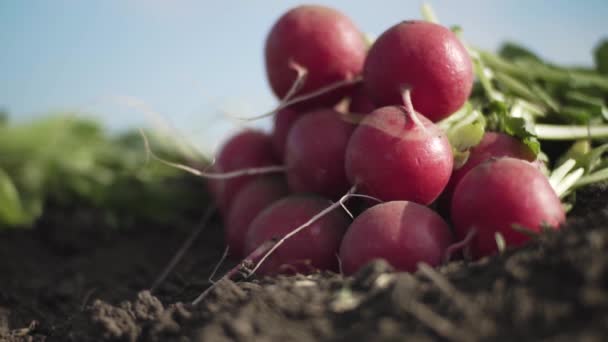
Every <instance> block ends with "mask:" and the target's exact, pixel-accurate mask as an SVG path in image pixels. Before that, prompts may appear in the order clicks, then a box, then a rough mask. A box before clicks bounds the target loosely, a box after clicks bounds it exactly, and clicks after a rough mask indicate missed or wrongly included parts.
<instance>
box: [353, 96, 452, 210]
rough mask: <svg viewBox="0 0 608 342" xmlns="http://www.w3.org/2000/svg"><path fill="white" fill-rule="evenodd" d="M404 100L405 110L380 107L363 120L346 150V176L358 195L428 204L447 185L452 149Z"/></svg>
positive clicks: (435, 129) (395, 107) (403, 108)
mask: <svg viewBox="0 0 608 342" xmlns="http://www.w3.org/2000/svg"><path fill="white" fill-rule="evenodd" d="M404 97H405V98H406V107H398V106H391V107H382V108H379V109H376V110H375V111H373V112H372V113H370V114H369V115H366V116H365V117H364V118H363V121H362V122H361V123H360V124H359V126H358V127H357V128H356V129H355V131H354V133H353V134H352V136H351V138H350V141H349V143H348V147H347V148H346V174H347V176H348V179H349V180H350V182H351V184H354V185H357V186H358V187H359V189H360V191H361V192H362V193H366V194H368V195H371V196H374V197H377V198H380V199H381V200H384V201H392V200H406V201H413V202H416V203H420V204H430V203H431V202H433V201H434V200H435V199H436V198H437V196H439V194H440V193H441V191H443V189H444V187H445V186H446V184H447V183H448V180H449V178H450V174H451V172H452V164H453V156H452V149H451V147H450V143H449V142H448V139H447V137H446V136H445V134H444V133H443V132H442V131H441V130H440V129H439V128H438V127H437V126H435V124H433V123H432V122H430V121H429V120H428V119H427V118H425V117H424V116H419V115H417V114H416V112H415V111H414V110H413V108H412V106H411V103H410V102H409V101H408V99H409V96H408V95H407V94H406V96H404Z"/></svg>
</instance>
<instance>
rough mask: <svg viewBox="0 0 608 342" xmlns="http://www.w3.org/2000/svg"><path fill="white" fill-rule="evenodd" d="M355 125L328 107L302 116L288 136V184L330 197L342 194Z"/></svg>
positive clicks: (346, 181) (292, 188) (286, 157)
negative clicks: (345, 164)
mask: <svg viewBox="0 0 608 342" xmlns="http://www.w3.org/2000/svg"><path fill="white" fill-rule="evenodd" d="M354 128H355V126H354V125H353V124H351V123H349V122H347V121H345V118H344V117H343V115H342V114H340V113H338V112H336V111H334V110H331V109H320V110H317V111H314V112H310V113H306V114H305V115H304V116H302V117H301V118H300V119H299V120H298V121H297V122H296V123H295V124H294V125H293V127H292V128H291V131H290V132H289V135H288V137H287V146H286V149H285V166H286V167H287V183H288V184H289V188H290V189H291V190H292V191H294V192H309V193H316V194H319V195H322V196H326V197H328V198H332V199H335V198H337V197H339V196H341V195H342V194H344V193H345V192H346V191H347V190H348V188H350V184H349V183H348V180H347V179H346V174H345V171H344V154H345V151H346V145H347V144H348V140H349V138H350V136H351V134H352V132H353V129H354Z"/></svg>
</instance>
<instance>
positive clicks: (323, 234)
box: [246, 195, 350, 275]
mask: <svg viewBox="0 0 608 342" xmlns="http://www.w3.org/2000/svg"><path fill="white" fill-rule="evenodd" d="M330 205H331V202H330V201H329V200H327V199H324V198H322V197H319V196H313V195H310V196H309V195H291V196H289V197H286V198H283V199H281V200H279V201H278V202H275V203H274V204H272V205H271V206H270V207H268V208H266V209H264V210H263V211H262V212H261V213H260V214H259V215H258V216H257V217H256V218H255V219H254V221H253V222H252V223H251V227H250V230H249V234H248V236H247V243H246V246H247V247H246V251H247V253H251V252H252V251H253V250H254V249H255V248H257V247H258V246H260V245H261V244H262V243H264V242H265V241H268V240H270V239H273V238H281V237H283V236H285V235H286V234H288V233H289V232H291V231H292V230H294V229H295V228H297V227H298V226H300V225H302V224H303V223H305V222H306V221H308V220H309V219H311V218H312V217H313V216H315V215H316V214H318V213H319V212H320V211H322V210H323V209H325V208H327V207H328V206H330ZM349 224H350V219H349V217H348V216H347V215H346V214H345V213H344V212H343V211H342V210H333V211H331V212H329V213H328V214H327V215H326V216H324V217H322V218H321V219H319V220H317V221H316V222H315V223H313V224H312V225H311V226H309V227H307V228H306V229H304V230H302V231H300V232H299V233H298V234H296V235H294V236H293V237H291V238H290V239H287V240H286V241H285V243H284V244H283V245H281V246H280V247H279V248H277V250H276V251H275V252H274V253H273V254H272V255H271V256H270V257H269V258H268V259H267V260H266V261H265V262H264V264H262V266H261V267H260V269H259V274H262V275H270V274H277V273H289V272H293V271H294V270H295V271H297V272H300V273H309V272H312V271H313V270H314V269H320V270H332V271H337V270H338V258H337V254H338V250H339V248H340V242H341V241H342V237H343V235H344V232H345V231H346V228H347V227H348V225H349Z"/></svg>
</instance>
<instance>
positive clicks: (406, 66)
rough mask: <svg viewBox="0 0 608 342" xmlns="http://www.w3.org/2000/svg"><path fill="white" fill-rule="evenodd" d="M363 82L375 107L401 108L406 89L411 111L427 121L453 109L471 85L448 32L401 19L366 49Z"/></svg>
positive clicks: (464, 56)
mask: <svg viewBox="0 0 608 342" xmlns="http://www.w3.org/2000/svg"><path fill="white" fill-rule="evenodd" d="M363 79H364V84H365V87H366V89H367V92H368V94H369V95H370V96H371V98H372V100H373V101H374V102H375V103H376V104H377V105H379V106H387V105H398V104H402V103H403V102H402V101H403V100H402V97H401V94H402V91H403V89H404V88H410V89H412V102H413V104H414V108H415V109H416V110H417V111H418V112H420V113H421V114H423V115H424V116H426V117H427V118H428V119H430V120H431V121H433V122H437V121H439V120H441V119H443V118H445V117H447V116H449V115H450V114H452V113H454V112H455V111H456V110H458V109H459V108H460V107H461V106H462V105H463V104H464V103H465V101H466V100H467V98H468V97H469V94H470V93H471V89H472V86H473V67H472V63H471V58H470V57H469V54H468V53H467V50H466V49H465V47H464V46H463V45H462V43H461V42H460V40H458V37H456V35H455V34H454V33H452V31H450V30H449V29H447V28H445V27H443V26H441V25H438V24H434V23H430V22H426V21H404V22H401V23H399V24H397V25H395V26H393V27H391V28H389V29H388V30H387V31H385V32H384V33H383V34H382V35H380V37H378V39H377V40H376V41H375V42H374V44H373V45H372V47H371V48H370V50H369V53H368V56H367V59H366V60H365V66H364V70H363Z"/></svg>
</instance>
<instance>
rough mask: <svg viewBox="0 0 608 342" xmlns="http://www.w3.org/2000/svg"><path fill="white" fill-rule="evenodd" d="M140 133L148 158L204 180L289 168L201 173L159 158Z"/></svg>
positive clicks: (265, 167)
mask: <svg viewBox="0 0 608 342" xmlns="http://www.w3.org/2000/svg"><path fill="white" fill-rule="evenodd" d="M139 132H140V134H141V136H142V138H143V140H144V146H145V149H146V153H147V155H146V158H148V157H151V158H152V159H154V160H156V161H158V162H160V163H162V164H165V165H167V166H170V167H174V168H176V169H180V170H183V171H186V172H189V173H191V174H193V175H195V176H199V177H202V178H208V179H221V180H224V179H231V178H237V177H243V176H254V175H263V174H268V173H279V172H285V171H286V170H287V168H286V167H285V166H283V165H271V166H262V167H252V168H247V169H241V170H235V171H230V172H223V173H216V172H211V173H210V172H205V171H201V170H199V169H196V168H194V167H191V166H188V165H184V164H180V163H174V162H171V161H168V160H165V159H163V158H161V157H159V156H157V155H156V154H155V153H154V152H153V151H152V149H151V147H150V142H149V141H148V137H147V136H146V133H144V131H143V129H140V130H139Z"/></svg>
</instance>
